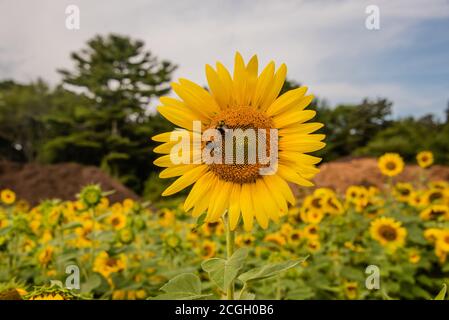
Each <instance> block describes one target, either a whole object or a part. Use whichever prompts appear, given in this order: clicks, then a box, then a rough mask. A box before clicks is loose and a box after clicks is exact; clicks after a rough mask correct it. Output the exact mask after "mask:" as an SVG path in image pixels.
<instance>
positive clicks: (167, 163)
mask: <svg viewBox="0 0 449 320" xmlns="http://www.w3.org/2000/svg"><path fill="white" fill-rule="evenodd" d="M153 163H154V164H155V165H156V166H158V167H172V166H174V165H175V164H174V163H173V162H172V161H171V159H170V155H169V154H167V155H165V156H162V157H159V158H157V159H156V160H154V162H153Z"/></svg>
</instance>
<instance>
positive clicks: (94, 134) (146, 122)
mask: <svg viewBox="0 0 449 320" xmlns="http://www.w3.org/2000/svg"><path fill="white" fill-rule="evenodd" d="M71 57H72V59H73V61H74V63H75V69H74V70H72V71H69V70H59V72H60V73H61V74H62V76H63V86H64V88H66V89H69V90H72V91H76V92H79V93H81V97H82V98H80V99H79V100H78V103H75V104H72V106H71V107H69V108H63V107H62V108H60V109H59V113H56V114H54V115H52V117H48V118H47V119H48V121H50V122H52V124H53V126H54V127H55V126H56V127H58V126H59V129H58V130H60V132H64V134H63V135H62V134H59V135H57V136H56V137H55V138H54V139H52V140H51V141H49V142H47V143H46V145H45V147H44V149H43V152H42V159H44V160H45V161H48V162H60V161H68V160H71V161H77V162H81V163H85V164H93V165H98V166H101V167H102V168H103V169H105V170H106V171H108V172H109V173H110V174H112V175H114V176H116V177H117V178H120V180H122V182H124V183H126V184H127V185H128V186H131V187H132V188H133V189H135V190H136V191H140V190H141V189H142V187H143V182H144V180H145V178H146V177H147V176H148V175H149V173H150V172H151V170H150V169H151V165H152V164H151V162H150V161H149V159H151V158H150V155H151V149H152V146H153V145H152V144H151V141H150V137H151V136H152V135H153V134H155V133H157V132H159V130H163V128H166V129H167V128H168V126H169V125H168V123H167V122H165V121H163V120H162V118H161V117H159V116H155V115H153V114H151V110H150V103H151V101H152V99H153V98H155V97H159V96H161V95H164V94H167V93H168V92H169V90H170V87H169V81H170V80H171V76H172V73H173V71H174V70H175V68H176V66H174V65H173V64H171V63H170V62H168V61H165V60H162V61H160V60H159V59H158V58H156V57H155V56H153V55H152V54H151V52H149V51H146V50H145V49H144V43H143V42H142V41H139V40H132V39H130V38H128V37H124V36H120V35H114V34H112V35H109V36H107V37H103V36H96V37H94V38H93V39H91V40H89V41H88V42H87V47H86V48H84V49H82V50H80V51H79V52H75V53H72V55H71ZM62 99H63V100H64V99H67V96H66V97H65V98H64V97H62Z"/></svg>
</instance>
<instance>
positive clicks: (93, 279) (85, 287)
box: [81, 274, 101, 293]
mask: <svg viewBox="0 0 449 320" xmlns="http://www.w3.org/2000/svg"><path fill="white" fill-rule="evenodd" d="M100 285H101V277H100V276H99V275H98V274H93V275H91V276H90V277H89V278H87V280H86V281H84V282H83V283H82V284H81V292H82V293H87V292H91V291H93V290H94V289H96V288H98V287H99V286H100Z"/></svg>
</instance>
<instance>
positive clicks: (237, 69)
mask: <svg viewBox="0 0 449 320" xmlns="http://www.w3.org/2000/svg"><path fill="white" fill-rule="evenodd" d="M246 78H247V71H246V68H245V62H244V61H243V58H242V56H241V54H240V53H239V52H237V53H236V54H235V60H234V77H233V80H234V82H233V88H232V90H233V93H234V94H233V96H234V99H235V103H236V106H244V105H245V92H246Z"/></svg>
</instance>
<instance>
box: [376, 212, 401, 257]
mask: <svg viewBox="0 0 449 320" xmlns="http://www.w3.org/2000/svg"><path fill="white" fill-rule="evenodd" d="M370 233H371V237H372V238H373V239H374V240H376V241H378V242H379V243H380V244H381V245H382V246H384V247H387V248H389V249H392V250H395V249H396V248H398V247H402V246H403V245H404V243H405V238H406V236H407V230H406V229H405V228H403V227H401V223H400V222H399V221H396V220H394V219H392V218H387V217H380V218H377V219H376V220H374V221H372V222H371V227H370Z"/></svg>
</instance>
